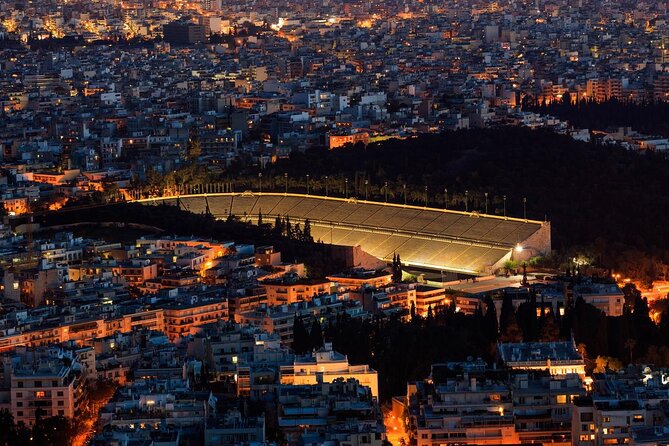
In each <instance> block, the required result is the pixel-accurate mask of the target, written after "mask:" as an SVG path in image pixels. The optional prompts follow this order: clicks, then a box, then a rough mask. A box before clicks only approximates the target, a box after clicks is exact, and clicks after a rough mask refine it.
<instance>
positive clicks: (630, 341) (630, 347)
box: [625, 338, 636, 364]
mask: <svg viewBox="0 0 669 446" xmlns="http://www.w3.org/2000/svg"><path fill="white" fill-rule="evenodd" d="M634 347H636V339H632V338H630V339H628V340H626V341H625V348H626V349H628V350H629V352H630V364H634V361H633V359H634V356H633V353H634Z"/></svg>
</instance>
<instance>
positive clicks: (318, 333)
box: [309, 318, 323, 350]
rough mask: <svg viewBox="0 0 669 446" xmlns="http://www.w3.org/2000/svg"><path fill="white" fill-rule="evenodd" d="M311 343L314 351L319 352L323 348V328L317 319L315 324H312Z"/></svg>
mask: <svg viewBox="0 0 669 446" xmlns="http://www.w3.org/2000/svg"><path fill="white" fill-rule="evenodd" d="M309 341H310V344H311V348H312V349H316V350H318V349H319V348H322V347H323V328H322V327H321V324H320V322H318V318H315V319H314V322H313V323H312V324H311V332H310V333H309Z"/></svg>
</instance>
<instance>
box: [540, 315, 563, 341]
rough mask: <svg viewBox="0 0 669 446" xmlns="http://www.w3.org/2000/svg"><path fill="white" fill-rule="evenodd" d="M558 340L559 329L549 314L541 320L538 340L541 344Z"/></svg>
mask: <svg viewBox="0 0 669 446" xmlns="http://www.w3.org/2000/svg"><path fill="white" fill-rule="evenodd" d="M559 338H560V327H558V326H557V324H556V323H555V318H554V317H553V313H549V314H548V316H546V317H545V318H544V320H543V324H542V326H541V332H540V334H539V340H541V341H542V342H552V341H557V340H558V339H559Z"/></svg>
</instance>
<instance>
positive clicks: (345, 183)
mask: <svg viewBox="0 0 669 446" xmlns="http://www.w3.org/2000/svg"><path fill="white" fill-rule="evenodd" d="M344 190H345V191H346V194H345V195H346V198H348V178H344Z"/></svg>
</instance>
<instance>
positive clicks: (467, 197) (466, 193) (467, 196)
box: [465, 190, 469, 212]
mask: <svg viewBox="0 0 669 446" xmlns="http://www.w3.org/2000/svg"><path fill="white" fill-rule="evenodd" d="M465 212H469V191H468V190H466V191H465Z"/></svg>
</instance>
